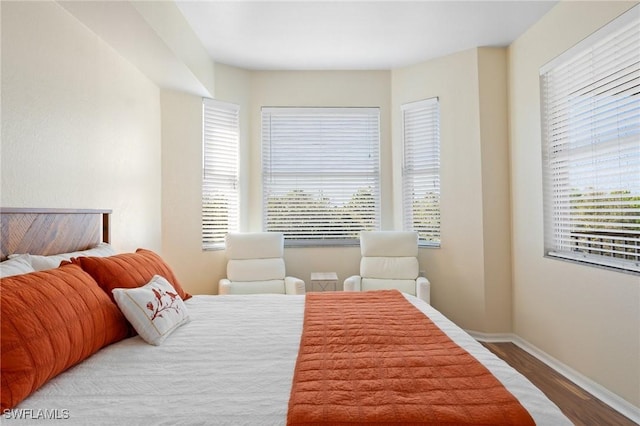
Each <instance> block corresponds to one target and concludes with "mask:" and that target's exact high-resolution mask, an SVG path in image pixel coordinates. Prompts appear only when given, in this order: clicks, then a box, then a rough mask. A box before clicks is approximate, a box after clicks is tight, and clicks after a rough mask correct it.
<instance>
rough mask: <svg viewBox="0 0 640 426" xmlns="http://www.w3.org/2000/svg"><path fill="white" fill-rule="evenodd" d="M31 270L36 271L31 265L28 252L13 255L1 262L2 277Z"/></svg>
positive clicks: (0, 276)
mask: <svg viewBox="0 0 640 426" xmlns="http://www.w3.org/2000/svg"><path fill="white" fill-rule="evenodd" d="M29 272H35V269H33V266H31V262H30V261H29V255H28V254H20V255H18V256H12V258H11V259H9V260H5V261H4V262H0V278H5V277H10V276H12V275H21V274H28V273H29Z"/></svg>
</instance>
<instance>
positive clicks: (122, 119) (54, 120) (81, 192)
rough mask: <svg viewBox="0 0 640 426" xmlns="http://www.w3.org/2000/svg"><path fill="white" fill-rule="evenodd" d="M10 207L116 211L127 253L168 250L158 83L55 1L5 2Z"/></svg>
mask: <svg viewBox="0 0 640 426" xmlns="http://www.w3.org/2000/svg"><path fill="white" fill-rule="evenodd" d="M1 90H2V145H1V153H2V163H1V165H2V171H1V180H2V186H1V193H0V204H1V205H2V206H6V207H60V208H63V207H64V208H108V209H113V218H112V240H113V242H114V246H115V248H116V249H117V250H119V251H131V250H134V249H136V248H137V247H147V248H150V249H153V250H160V247H161V241H160V240H161V239H160V233H161V224H160V215H161V205H160V187H161V176H160V155H161V154H160V107H159V105H160V103H159V96H160V94H159V90H158V88H157V87H156V86H155V85H153V84H152V83H151V82H150V81H149V80H148V79H147V78H146V77H145V76H144V75H142V74H141V73H140V72H139V71H138V70H137V69H136V68H134V67H133V66H132V65H131V64H129V63H128V62H126V61H125V60H123V59H122V57H121V56H119V55H118V54H117V53H116V52H114V51H113V50H112V49H111V48H110V47H109V46H107V45H106V44H105V43H103V42H102V41H101V40H100V39H99V38H98V37H96V36H95V35H94V34H93V33H91V32H89V31H88V30H87V29H86V28H85V27H84V26H83V25H81V24H80V23H78V22H77V21H76V20H75V18H73V17H72V16H71V15H69V14H68V13H67V12H66V11H65V10H64V9H62V8H61V7H60V6H59V5H58V4H57V3H55V2H3V3H2V88H1Z"/></svg>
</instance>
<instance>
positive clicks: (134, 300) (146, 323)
mask: <svg viewBox="0 0 640 426" xmlns="http://www.w3.org/2000/svg"><path fill="white" fill-rule="evenodd" d="M112 293H113V298H114V299H115V301H116V303H117V304H118V307H119V308H120V310H121V311H122V313H123V314H124V316H125V317H126V318H127V320H129V322H130V323H131V325H132V326H133V328H135V330H136V331H137V332H138V334H139V335H140V337H142V338H143V339H144V341H145V342H147V343H150V344H152V345H156V346H157V345H160V344H162V342H164V340H165V339H166V338H167V337H168V336H169V335H170V334H171V333H172V332H173V331H174V330H175V329H176V328H178V327H180V326H181V325H182V324H185V323H187V322H189V320H190V319H189V314H188V313H187V307H186V306H185V304H184V302H183V301H182V298H181V297H180V296H179V295H178V292H177V291H176V290H175V289H174V288H173V286H172V285H171V284H169V281H167V280H166V279H165V278H163V277H161V276H160V275H155V276H154V277H153V278H152V279H151V281H150V282H149V283H147V284H145V285H144V286H142V287H138V288H115V289H113V291H112Z"/></svg>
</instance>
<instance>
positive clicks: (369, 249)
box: [344, 231, 431, 303]
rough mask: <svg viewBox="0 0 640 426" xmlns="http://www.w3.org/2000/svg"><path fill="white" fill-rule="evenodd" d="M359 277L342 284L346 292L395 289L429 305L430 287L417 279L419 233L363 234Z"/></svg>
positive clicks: (375, 232)
mask: <svg viewBox="0 0 640 426" xmlns="http://www.w3.org/2000/svg"><path fill="white" fill-rule="evenodd" d="M360 253H361V255H362V259H361V260H360V275H354V276H352V277H349V278H347V279H346V280H345V281H344V290H345V291H368V290H383V289H397V290H400V291H402V292H404V293H409V294H412V295H414V296H417V297H418V298H420V299H422V300H424V301H425V302H427V303H430V293H431V283H430V282H429V280H427V279H426V278H425V277H420V276H419V275H420V266H419V265H418V233H417V232H396V231H362V232H361V233H360Z"/></svg>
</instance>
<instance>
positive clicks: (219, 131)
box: [202, 99, 239, 249]
mask: <svg viewBox="0 0 640 426" xmlns="http://www.w3.org/2000/svg"><path fill="white" fill-rule="evenodd" d="M238 115H239V107H238V106H237V105H233V104H228V103H223V102H218V101H213V100H210V99H205V100H204V101H203V132H202V134H203V170H202V247H203V248H204V249H208V248H209V249H210V248H217V247H222V246H223V245H224V237H225V235H226V233H227V232H229V231H237V230H238V218H239V210H238V199H239V193H238V176H239V174H238V170H239V169H238V149H239V117H238Z"/></svg>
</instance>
